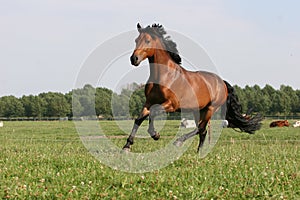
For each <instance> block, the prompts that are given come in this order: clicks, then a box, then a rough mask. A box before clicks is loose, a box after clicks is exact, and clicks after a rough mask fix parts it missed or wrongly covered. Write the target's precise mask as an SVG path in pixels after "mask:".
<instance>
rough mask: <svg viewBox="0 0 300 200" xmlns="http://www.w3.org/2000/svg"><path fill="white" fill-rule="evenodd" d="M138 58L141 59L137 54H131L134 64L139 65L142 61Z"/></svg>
mask: <svg viewBox="0 0 300 200" xmlns="http://www.w3.org/2000/svg"><path fill="white" fill-rule="evenodd" d="M138 60H139V58H138V57H137V56H136V55H134V54H132V55H131V56H130V62H131V64H132V65H134V66H138V65H139V64H140V63H139V62H138Z"/></svg>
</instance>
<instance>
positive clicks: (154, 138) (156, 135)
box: [151, 133, 160, 140]
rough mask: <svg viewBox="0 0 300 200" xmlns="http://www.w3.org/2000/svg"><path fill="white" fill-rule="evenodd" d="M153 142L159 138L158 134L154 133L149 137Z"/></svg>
mask: <svg viewBox="0 0 300 200" xmlns="http://www.w3.org/2000/svg"><path fill="white" fill-rule="evenodd" d="M151 137H152V138H153V140H158V139H159V138H160V135H159V133H155V135H153V136H151Z"/></svg>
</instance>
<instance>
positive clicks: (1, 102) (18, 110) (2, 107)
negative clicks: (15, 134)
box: [0, 96, 25, 117]
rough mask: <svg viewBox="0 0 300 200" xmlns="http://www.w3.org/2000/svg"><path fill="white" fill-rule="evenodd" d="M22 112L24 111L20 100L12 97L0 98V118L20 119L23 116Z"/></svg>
mask: <svg viewBox="0 0 300 200" xmlns="http://www.w3.org/2000/svg"><path fill="white" fill-rule="evenodd" d="M24 112H25V110H24V107H23V104H22V102H21V100H20V99H18V98H16V97H14V96H4V97H1V98H0V116H1V117H22V116H24Z"/></svg>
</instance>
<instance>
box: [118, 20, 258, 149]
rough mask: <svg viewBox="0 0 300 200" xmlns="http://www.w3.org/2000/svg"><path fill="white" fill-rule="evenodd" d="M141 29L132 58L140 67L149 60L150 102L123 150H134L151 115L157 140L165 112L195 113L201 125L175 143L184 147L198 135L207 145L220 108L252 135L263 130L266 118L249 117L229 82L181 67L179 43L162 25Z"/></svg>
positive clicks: (151, 131) (147, 92) (147, 89)
mask: <svg viewBox="0 0 300 200" xmlns="http://www.w3.org/2000/svg"><path fill="white" fill-rule="evenodd" d="M137 30H138V32H139V36H138V37H137V38H136V40H135V43H136V48H135V49H134V51H133V54H132V55H131V57H130V61H131V64H132V65H134V66H138V65H139V64H140V63H141V62H142V61H143V60H145V59H148V61H149V66H150V76H149V78H148V81H147V83H146V85H145V96H146V102H145V104H144V106H143V108H142V111H141V113H140V115H139V117H138V118H137V119H135V121H134V125H133V128H132V131H131V133H130V135H129V137H128V139H127V142H126V144H125V146H124V147H123V150H125V151H129V150H130V146H131V145H132V144H133V140H134V137H135V134H136V132H137V130H138V128H139V126H140V125H141V124H142V122H143V121H144V120H145V119H146V118H147V117H148V116H149V128H148V133H149V134H150V136H151V137H152V138H153V139H154V140H158V139H159V138H160V134H159V133H158V132H156V131H155V128H154V123H153V122H154V118H155V116H157V115H158V114H159V113H161V112H162V111H165V112H180V111H183V110H185V111H191V112H192V113H193V115H194V120H195V122H196V125H197V128H196V129H195V130H193V131H192V132H190V133H187V134H185V135H183V136H181V137H179V138H178V139H177V140H176V141H175V142H174V145H176V146H178V147H180V146H181V145H182V144H183V142H184V141H185V140H187V139H189V138H191V137H193V136H195V135H197V134H198V135H199V145H198V151H199V149H200V148H201V147H202V146H203V143H204V140H205V137H206V134H207V129H206V127H207V124H208V123H209V121H210V119H211V117H212V116H213V114H214V113H215V112H216V111H217V110H218V109H219V108H220V107H222V108H223V109H222V110H224V111H223V113H224V115H225V116H224V117H225V118H226V120H227V121H228V122H229V124H232V126H233V127H237V128H239V129H240V130H241V131H243V132H247V133H250V134H252V133H254V132H255V131H256V130H258V129H260V126H261V123H260V122H261V120H262V117H261V116H260V115H255V116H253V117H251V118H248V119H246V118H245V117H244V116H243V115H242V114H241V113H242V108H241V105H240V103H239V101H238V98H237V96H236V95H235V93H234V89H233V87H232V86H231V85H230V84H229V83H228V82H226V81H224V80H222V79H221V78H220V77H219V76H217V75H216V74H214V73H210V72H206V71H188V70H186V69H184V68H183V67H181V57H180V56H179V53H178V50H177V47H176V43H175V42H173V41H172V40H171V39H170V37H169V36H166V31H165V30H164V28H163V27H162V25H159V24H153V25H152V26H147V27H145V28H142V27H141V25H140V24H137ZM156 105H159V106H156ZM222 105H223V106H222ZM226 107H227V109H226Z"/></svg>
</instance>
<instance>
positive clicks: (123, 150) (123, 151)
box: [121, 147, 130, 153]
mask: <svg viewBox="0 0 300 200" xmlns="http://www.w3.org/2000/svg"><path fill="white" fill-rule="evenodd" d="M128 152H130V148H128V147H124V148H123V149H122V151H121V153H128Z"/></svg>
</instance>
